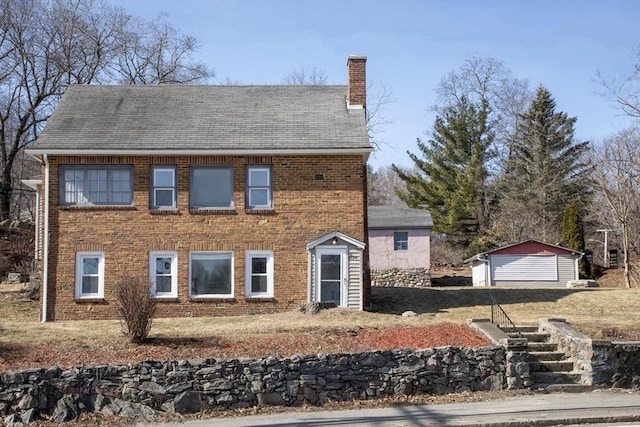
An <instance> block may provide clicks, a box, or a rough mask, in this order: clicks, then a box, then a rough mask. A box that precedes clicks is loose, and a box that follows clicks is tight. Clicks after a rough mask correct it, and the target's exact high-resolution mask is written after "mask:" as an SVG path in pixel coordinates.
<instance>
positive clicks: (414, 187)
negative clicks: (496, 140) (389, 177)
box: [393, 98, 493, 246]
mask: <svg viewBox="0 0 640 427" xmlns="http://www.w3.org/2000/svg"><path fill="white" fill-rule="evenodd" d="M489 112H490V111H489V107H488V106H487V104H486V103H482V104H480V105H476V104H473V103H471V102H468V101H467V100H466V99H464V98H462V100H461V102H460V103H459V104H458V105H455V106H451V107H449V108H448V109H447V110H446V111H445V112H444V114H443V115H442V116H438V117H437V118H436V120H435V123H434V131H433V139H431V140H429V141H428V143H426V144H425V143H423V142H422V141H420V140H419V139H418V141H417V144H418V148H419V149H420V151H421V152H422V157H418V156H417V155H415V154H413V153H411V152H409V153H408V154H409V156H410V157H411V160H413V162H414V163H415V165H416V167H417V168H416V172H406V171H403V170H401V169H400V168H398V167H397V166H395V165H393V169H394V170H395V172H396V173H397V174H398V176H399V177H400V178H401V179H402V180H403V181H404V182H405V183H406V189H404V190H401V191H399V192H398V195H399V197H400V198H401V199H402V200H404V201H405V202H406V203H407V204H408V205H409V206H411V207H415V208H421V207H424V208H428V209H429V210H430V211H431V215H432V217H433V223H434V230H435V231H437V232H440V233H444V234H447V235H448V236H449V237H451V238H453V240H454V241H455V243H457V244H460V245H464V246H466V245H468V244H469V242H470V241H471V240H473V239H474V237H476V236H477V235H478V234H479V233H481V232H482V230H483V229H484V228H485V227H486V215H485V193H486V191H485V190H486V188H485V187H486V181H487V178H488V171H487V163H488V161H489V160H490V159H491V158H492V157H493V150H492V144H493V133H492V131H491V129H490V126H489V124H488V119H487V118H488V115H489Z"/></svg>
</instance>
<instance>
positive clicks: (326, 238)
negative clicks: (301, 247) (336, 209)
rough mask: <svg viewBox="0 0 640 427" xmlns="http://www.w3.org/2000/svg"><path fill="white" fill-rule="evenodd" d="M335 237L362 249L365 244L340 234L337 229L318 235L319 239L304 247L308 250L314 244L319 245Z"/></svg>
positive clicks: (313, 246) (314, 245)
mask: <svg viewBox="0 0 640 427" xmlns="http://www.w3.org/2000/svg"><path fill="white" fill-rule="evenodd" d="M334 237H335V238H337V239H340V240H343V241H345V242H347V243H349V244H351V245H353V246H355V247H357V248H359V249H362V250H364V247H365V246H366V245H365V244H364V243H363V242H361V241H360V240H357V239H354V238H353V237H349V236H347V235H346V234H342V233H340V232H339V231H333V232H331V233H329V234H327V235H325V236H322V237H320V238H319V239H316V240H314V241H313V242H311V243H309V244H307V246H306V248H307V250H308V251H310V250H311V249H313V248H315V247H316V246H319V245H321V244H323V243H325V242H327V241H329V240H332V239H333V238H334Z"/></svg>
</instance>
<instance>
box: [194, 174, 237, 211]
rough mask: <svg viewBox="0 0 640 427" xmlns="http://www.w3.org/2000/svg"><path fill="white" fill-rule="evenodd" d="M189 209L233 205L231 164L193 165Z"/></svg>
mask: <svg viewBox="0 0 640 427" xmlns="http://www.w3.org/2000/svg"><path fill="white" fill-rule="evenodd" d="M189 191H190V194H189V207H190V208H191V209H207V208H213V209H224V208H232V207H233V168H232V167H231V166H193V167H191V180H190V187H189Z"/></svg>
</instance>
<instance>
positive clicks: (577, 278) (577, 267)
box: [575, 252, 584, 280]
mask: <svg viewBox="0 0 640 427" xmlns="http://www.w3.org/2000/svg"><path fill="white" fill-rule="evenodd" d="M583 256H584V252H580V256H579V257H578V258H576V265H575V268H576V269H575V272H576V280H580V260H581V259H582V257H583Z"/></svg>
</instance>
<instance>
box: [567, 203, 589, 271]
mask: <svg viewBox="0 0 640 427" xmlns="http://www.w3.org/2000/svg"><path fill="white" fill-rule="evenodd" d="M560 233H561V236H562V244H563V245H564V246H565V247H567V248H569V249H573V250H574V251H580V252H582V253H584V252H585V249H586V243H585V240H584V223H583V221H582V215H580V212H579V207H578V203H577V202H572V203H570V204H569V205H567V207H566V208H565V210H564V214H563V215H562V229H561V230H560ZM578 269H579V270H580V276H581V277H591V264H590V263H589V260H588V259H587V258H586V257H584V256H583V257H582V258H580V261H579V262H578Z"/></svg>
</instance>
